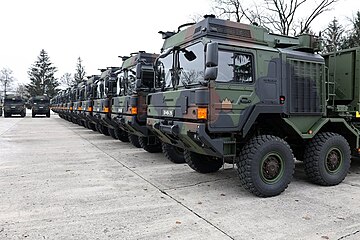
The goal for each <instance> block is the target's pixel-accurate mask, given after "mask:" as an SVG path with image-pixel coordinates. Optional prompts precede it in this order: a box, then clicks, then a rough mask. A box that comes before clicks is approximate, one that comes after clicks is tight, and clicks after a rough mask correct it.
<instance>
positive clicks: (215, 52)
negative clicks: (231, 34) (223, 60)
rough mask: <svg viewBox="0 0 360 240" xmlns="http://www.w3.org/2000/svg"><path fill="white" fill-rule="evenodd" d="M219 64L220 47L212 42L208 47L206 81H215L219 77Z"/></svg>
mask: <svg viewBox="0 0 360 240" xmlns="http://www.w3.org/2000/svg"><path fill="white" fill-rule="evenodd" d="M218 63H219V46H218V43H215V42H212V43H208V44H207V45H206V68H205V74H204V79H205V80H215V79H216V78H217V75H218V67H217V66H218Z"/></svg>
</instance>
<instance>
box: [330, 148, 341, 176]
mask: <svg viewBox="0 0 360 240" xmlns="http://www.w3.org/2000/svg"><path fill="white" fill-rule="evenodd" d="M341 161H342V159H341V153H340V152H339V150H337V149H333V150H331V151H330V152H329V154H328V156H327V158H326V167H327V169H328V170H329V171H330V172H334V171H336V170H337V169H338V168H339V166H340V164H341Z"/></svg>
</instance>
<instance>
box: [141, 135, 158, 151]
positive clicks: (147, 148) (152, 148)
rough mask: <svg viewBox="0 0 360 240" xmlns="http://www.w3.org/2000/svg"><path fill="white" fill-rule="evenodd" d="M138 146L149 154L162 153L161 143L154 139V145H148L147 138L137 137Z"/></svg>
mask: <svg viewBox="0 0 360 240" xmlns="http://www.w3.org/2000/svg"><path fill="white" fill-rule="evenodd" d="M139 144H140V146H141V147H142V148H143V149H144V150H145V151H147V152H149V153H159V152H161V151H162V148H161V142H160V140H159V139H158V138H156V140H155V143H154V144H149V141H148V138H147V137H139Z"/></svg>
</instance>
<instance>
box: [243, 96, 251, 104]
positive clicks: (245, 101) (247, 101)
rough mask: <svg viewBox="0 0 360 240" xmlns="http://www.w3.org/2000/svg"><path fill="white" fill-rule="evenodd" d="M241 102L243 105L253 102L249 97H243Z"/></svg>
mask: <svg viewBox="0 0 360 240" xmlns="http://www.w3.org/2000/svg"><path fill="white" fill-rule="evenodd" d="M240 102H241V103H251V100H250V99H248V98H247V97H242V98H240Z"/></svg>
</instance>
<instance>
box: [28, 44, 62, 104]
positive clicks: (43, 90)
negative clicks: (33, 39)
mask: <svg viewBox="0 0 360 240" xmlns="http://www.w3.org/2000/svg"><path fill="white" fill-rule="evenodd" d="M55 72H56V67H54V66H53V63H52V62H51V61H50V57H49V56H48V54H47V52H46V51H45V50H44V49H42V50H41V51H40V55H39V56H38V58H37V60H36V61H35V63H34V64H33V65H32V66H31V67H30V69H29V71H28V75H29V78H30V84H28V85H26V89H27V91H28V92H29V94H30V96H36V95H43V94H46V95H48V96H49V97H50V98H52V97H53V96H55V95H56V93H57V91H58V89H57V87H58V86H59V82H58V81H57V79H56V78H55V76H54V74H55Z"/></svg>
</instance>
